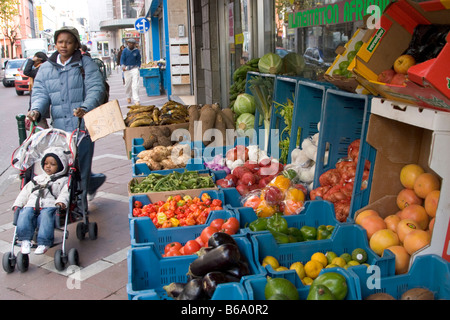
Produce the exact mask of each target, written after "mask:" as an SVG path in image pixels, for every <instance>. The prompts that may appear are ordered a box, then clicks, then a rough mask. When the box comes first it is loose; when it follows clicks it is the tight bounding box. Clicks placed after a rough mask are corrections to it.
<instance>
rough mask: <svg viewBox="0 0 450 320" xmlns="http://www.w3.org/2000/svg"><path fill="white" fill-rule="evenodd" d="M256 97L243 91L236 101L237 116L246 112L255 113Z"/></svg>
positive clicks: (235, 110)
mask: <svg viewBox="0 0 450 320" xmlns="http://www.w3.org/2000/svg"><path fill="white" fill-rule="evenodd" d="M255 110H256V106H255V98H253V96H252V95H251V94H248V93H241V94H239V95H238V96H237V98H236V101H235V102H234V112H235V113H236V115H237V116H240V115H241V114H244V113H255Z"/></svg>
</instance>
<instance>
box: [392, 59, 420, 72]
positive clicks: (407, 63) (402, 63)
mask: <svg viewBox="0 0 450 320" xmlns="http://www.w3.org/2000/svg"><path fill="white" fill-rule="evenodd" d="M415 64H416V60H414V58H413V56H411V55H409V54H404V55H401V56H400V57H398V58H397V60H395V62H394V70H395V72H397V73H401V74H407V73H408V69H409V67H412V66H413V65H415Z"/></svg>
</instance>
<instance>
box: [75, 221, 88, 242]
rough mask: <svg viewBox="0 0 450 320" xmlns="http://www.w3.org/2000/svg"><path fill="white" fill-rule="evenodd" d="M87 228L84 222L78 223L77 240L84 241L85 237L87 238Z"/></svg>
mask: <svg viewBox="0 0 450 320" xmlns="http://www.w3.org/2000/svg"><path fill="white" fill-rule="evenodd" d="M86 232H87V227H86V224H85V223H84V222H78V224H77V238H78V240H84V237H85V236H86Z"/></svg>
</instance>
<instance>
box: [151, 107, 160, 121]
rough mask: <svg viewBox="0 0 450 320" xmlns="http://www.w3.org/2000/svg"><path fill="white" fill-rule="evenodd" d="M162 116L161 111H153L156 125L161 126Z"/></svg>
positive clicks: (156, 109)
mask: <svg viewBox="0 0 450 320" xmlns="http://www.w3.org/2000/svg"><path fill="white" fill-rule="evenodd" d="M160 114H161V111H160V110H159V109H158V108H155V109H153V114H152V116H153V121H154V122H155V124H156V125H158V124H159V121H160V120H159V116H160Z"/></svg>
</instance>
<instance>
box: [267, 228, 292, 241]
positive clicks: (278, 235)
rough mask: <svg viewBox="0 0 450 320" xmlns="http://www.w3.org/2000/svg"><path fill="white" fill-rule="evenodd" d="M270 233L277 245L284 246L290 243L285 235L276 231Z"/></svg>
mask: <svg viewBox="0 0 450 320" xmlns="http://www.w3.org/2000/svg"><path fill="white" fill-rule="evenodd" d="M270 233H272V235H273V237H274V238H275V241H276V242H277V243H278V244H285V243H289V242H290V239H289V236H288V235H287V234H285V233H282V232H278V231H270Z"/></svg>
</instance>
